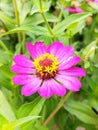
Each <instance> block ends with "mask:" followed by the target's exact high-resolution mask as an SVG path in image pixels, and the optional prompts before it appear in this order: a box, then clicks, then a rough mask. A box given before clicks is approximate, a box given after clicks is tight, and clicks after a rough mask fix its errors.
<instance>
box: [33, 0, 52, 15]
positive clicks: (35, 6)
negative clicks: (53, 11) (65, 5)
mask: <svg viewBox="0 0 98 130" xmlns="http://www.w3.org/2000/svg"><path fill="white" fill-rule="evenodd" d="M41 2H42V10H43V12H46V11H48V10H49V7H50V5H51V1H48V2H47V1H41ZM37 12H41V10H40V3H39V0H37V1H36V0H33V7H32V9H31V15H33V14H34V13H37Z"/></svg>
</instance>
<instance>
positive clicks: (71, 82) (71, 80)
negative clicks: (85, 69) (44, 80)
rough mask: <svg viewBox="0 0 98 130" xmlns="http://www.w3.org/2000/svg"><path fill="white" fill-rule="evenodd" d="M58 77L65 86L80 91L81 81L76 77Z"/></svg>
mask: <svg viewBox="0 0 98 130" xmlns="http://www.w3.org/2000/svg"><path fill="white" fill-rule="evenodd" d="M56 79H57V80H58V81H59V82H61V83H62V84H63V85H64V86H65V88H67V89H68V90H71V91H73V92H76V91H79V90H80V88H81V82H80V81H79V80H78V79H77V78H75V77H71V76H64V75H57V76H56Z"/></svg>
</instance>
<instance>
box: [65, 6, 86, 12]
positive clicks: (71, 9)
mask: <svg viewBox="0 0 98 130" xmlns="http://www.w3.org/2000/svg"><path fill="white" fill-rule="evenodd" d="M65 10H67V11H69V12H71V13H83V12H84V11H83V10H82V9H81V8H78V7H77V8H76V7H67V8H65Z"/></svg>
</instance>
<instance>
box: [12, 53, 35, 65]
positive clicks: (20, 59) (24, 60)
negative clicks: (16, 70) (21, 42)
mask: <svg viewBox="0 0 98 130" xmlns="http://www.w3.org/2000/svg"><path fill="white" fill-rule="evenodd" d="M14 62H15V63H16V64H17V65H20V66H23V67H33V62H32V61H31V60H30V59H29V58H28V57H26V56H24V55H16V56H14Z"/></svg>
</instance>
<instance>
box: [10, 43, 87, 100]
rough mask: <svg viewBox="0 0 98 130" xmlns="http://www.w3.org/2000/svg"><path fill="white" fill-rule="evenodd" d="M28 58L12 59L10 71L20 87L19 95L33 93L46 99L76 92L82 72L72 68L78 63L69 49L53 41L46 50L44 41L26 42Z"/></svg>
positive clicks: (80, 69) (70, 47) (79, 69)
mask: <svg viewBox="0 0 98 130" xmlns="http://www.w3.org/2000/svg"><path fill="white" fill-rule="evenodd" d="M26 45H27V49H28V51H29V53H30V56H31V59H29V58H28V57H26V56H24V55H22V54H20V55H16V56H15V57H14V62H15V64H14V65H13V66H11V70H12V71H13V72H16V73H17V74H16V75H15V76H14V77H13V82H14V84H17V85H22V89H21V93H22V95H25V96H30V95H32V94H34V93H36V92H38V93H39V94H40V96H42V97H46V98H49V97H51V96H52V95H53V94H56V95H58V96H63V95H64V94H65V93H66V90H67V89H68V90H70V91H73V92H76V91H79V90H80V88H81V82H80V81H79V79H78V78H77V76H85V70H84V69H82V68H80V67H75V65H76V64H77V63H78V62H80V61H81V59H80V58H79V57H78V56H74V55H73V53H74V48H73V47H72V46H66V47H65V46H64V45H63V44H62V43H61V42H54V43H53V44H51V45H50V46H49V47H46V46H45V44H44V43H43V42H36V43H35V44H34V45H32V44H31V43H27V44H26Z"/></svg>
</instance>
